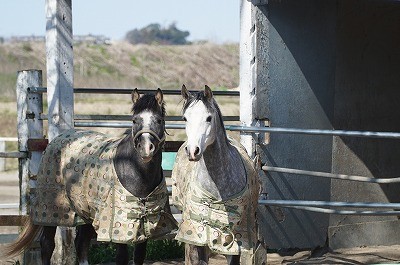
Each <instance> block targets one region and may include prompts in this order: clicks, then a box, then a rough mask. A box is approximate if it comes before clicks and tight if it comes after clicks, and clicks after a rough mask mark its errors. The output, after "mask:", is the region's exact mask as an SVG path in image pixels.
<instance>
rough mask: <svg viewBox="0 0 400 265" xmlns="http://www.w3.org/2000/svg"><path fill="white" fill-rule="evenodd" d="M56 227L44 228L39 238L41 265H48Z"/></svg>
mask: <svg viewBox="0 0 400 265" xmlns="http://www.w3.org/2000/svg"><path fill="white" fill-rule="evenodd" d="M56 229H57V226H44V227H43V232H42V235H41V236H40V248H41V251H40V253H41V255H42V265H50V259H51V255H52V254H53V251H54V248H55V246H56V245H55V242H54V236H55V234H56Z"/></svg>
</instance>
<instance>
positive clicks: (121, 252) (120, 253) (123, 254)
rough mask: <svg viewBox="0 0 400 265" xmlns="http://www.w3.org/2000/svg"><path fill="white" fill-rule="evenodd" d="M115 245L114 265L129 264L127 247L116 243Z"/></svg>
mask: <svg viewBox="0 0 400 265" xmlns="http://www.w3.org/2000/svg"><path fill="white" fill-rule="evenodd" d="M115 245H116V247H117V253H116V254H117V255H116V257H115V263H116V264H117V265H127V264H128V262H129V254H128V245H127V244H120V243H117V244H115Z"/></svg>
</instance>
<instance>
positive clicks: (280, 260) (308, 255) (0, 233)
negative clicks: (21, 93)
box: [0, 171, 400, 265]
mask: <svg viewBox="0 0 400 265" xmlns="http://www.w3.org/2000/svg"><path fill="white" fill-rule="evenodd" d="M18 201H19V188H18V173H17V172H16V171H7V172H0V205H4V204H16V203H18ZM0 214H2V215H4V214H7V215H8V214H18V209H10V208H9V209H2V208H1V207H0ZM17 233H18V228H17V227H2V226H0V244H1V243H5V242H10V241H11V240H12V238H14V237H15V236H16V234H17ZM0 264H12V263H10V262H9V261H5V262H1V261H0ZM149 264H154V265H183V264H184V262H183V261H182V260H175V261H165V262H148V263H146V265H149ZM223 264H224V265H225V264H226V260H225V258H224V257H223V256H220V255H217V256H214V257H212V258H211V260H210V265H223ZM267 264H268V265H277V264H343V265H344V264H349V265H350V264H356V265H360V264H400V245H394V246H374V247H360V248H351V249H338V250H335V251H324V250H319V251H314V252H311V251H293V252H286V253H280V254H277V253H271V254H268V260H267ZM107 265H112V264H107Z"/></svg>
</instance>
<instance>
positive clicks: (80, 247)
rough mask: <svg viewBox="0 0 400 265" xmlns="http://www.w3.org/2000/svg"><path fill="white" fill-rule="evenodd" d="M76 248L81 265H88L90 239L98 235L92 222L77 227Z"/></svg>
mask: <svg viewBox="0 0 400 265" xmlns="http://www.w3.org/2000/svg"><path fill="white" fill-rule="evenodd" d="M76 230H77V234H76V237H75V249H76V255H77V258H78V262H79V264H80V265H88V264H89V262H88V254H89V248H90V241H91V240H92V238H94V237H95V236H96V231H94V228H93V226H92V225H91V224H84V225H80V226H78V227H77V228H76Z"/></svg>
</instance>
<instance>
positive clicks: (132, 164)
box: [114, 134, 163, 197]
mask: <svg viewBox="0 0 400 265" xmlns="http://www.w3.org/2000/svg"><path fill="white" fill-rule="evenodd" d="M161 161H162V151H161V149H160V150H158V151H157V153H156V154H155V155H154V156H153V159H152V160H151V161H150V162H148V163H143V162H142V160H141V158H140V156H139V154H138V152H137V151H136V149H135V148H134V145H133V137H132V134H128V135H127V136H126V137H125V138H124V139H122V141H121V143H120V144H119V145H118V147H117V154H116V156H115V158H114V166H115V171H116V173H117V177H118V179H119V181H120V182H121V184H122V186H124V188H125V189H127V190H128V191H129V192H130V193H132V194H133V195H134V196H137V197H146V196H147V195H148V194H149V193H150V192H152V191H153V190H154V189H155V188H156V187H157V186H158V185H159V184H160V182H161V179H162V177H163V174H162V168H161Z"/></svg>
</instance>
